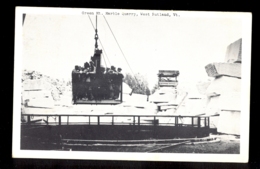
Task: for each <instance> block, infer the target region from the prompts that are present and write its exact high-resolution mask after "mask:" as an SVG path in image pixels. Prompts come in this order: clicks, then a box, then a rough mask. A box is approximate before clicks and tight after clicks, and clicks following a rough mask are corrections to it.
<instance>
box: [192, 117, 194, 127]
mask: <svg viewBox="0 0 260 169" xmlns="http://www.w3.org/2000/svg"><path fill="white" fill-rule="evenodd" d="M191 127H194V121H193V117H191Z"/></svg>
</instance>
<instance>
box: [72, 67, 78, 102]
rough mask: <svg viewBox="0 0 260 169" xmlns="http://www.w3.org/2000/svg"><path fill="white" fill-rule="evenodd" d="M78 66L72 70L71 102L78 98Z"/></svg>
mask: <svg viewBox="0 0 260 169" xmlns="http://www.w3.org/2000/svg"><path fill="white" fill-rule="evenodd" d="M78 74H79V66H77V65H76V66H75V68H74V69H73V70H72V100H73V101H74V102H75V101H76V100H77V98H78V86H79V76H78Z"/></svg>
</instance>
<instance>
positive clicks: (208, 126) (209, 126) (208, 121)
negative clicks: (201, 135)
mask: <svg viewBox="0 0 260 169" xmlns="http://www.w3.org/2000/svg"><path fill="white" fill-rule="evenodd" d="M208 128H210V123H209V117H208Z"/></svg>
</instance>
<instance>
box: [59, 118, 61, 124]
mask: <svg viewBox="0 0 260 169" xmlns="http://www.w3.org/2000/svg"><path fill="white" fill-rule="evenodd" d="M59 125H61V116H59Z"/></svg>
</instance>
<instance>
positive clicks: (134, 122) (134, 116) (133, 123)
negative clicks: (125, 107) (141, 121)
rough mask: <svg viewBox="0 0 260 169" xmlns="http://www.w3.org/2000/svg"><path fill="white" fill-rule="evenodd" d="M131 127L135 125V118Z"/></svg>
mask: <svg viewBox="0 0 260 169" xmlns="http://www.w3.org/2000/svg"><path fill="white" fill-rule="evenodd" d="M133 125H135V116H134V119H133Z"/></svg>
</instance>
